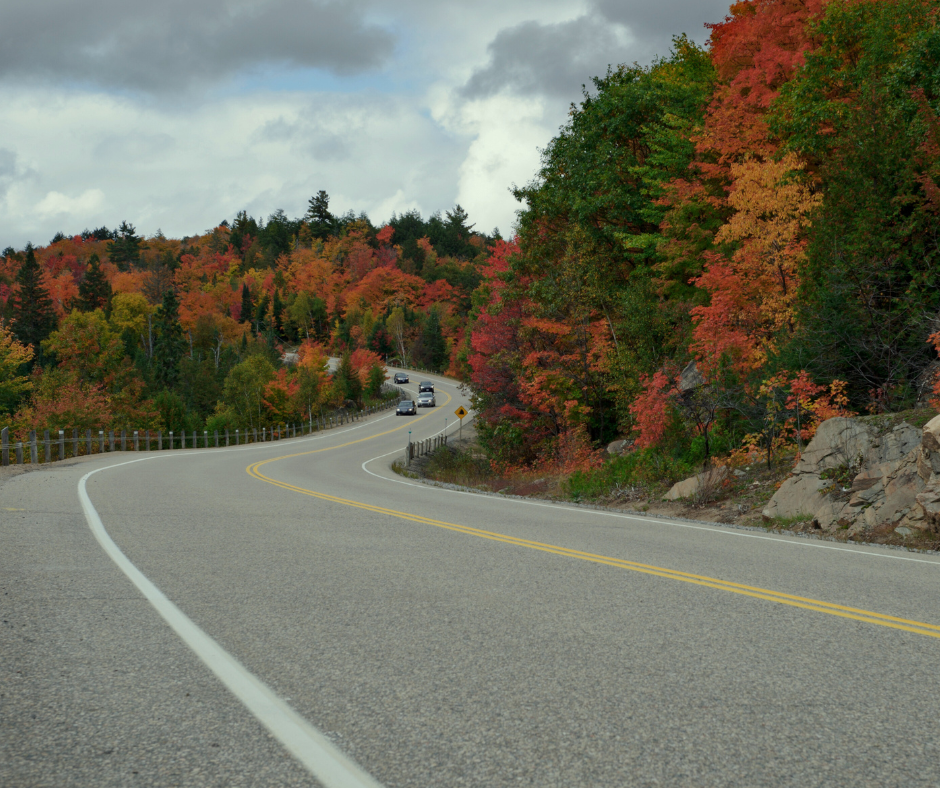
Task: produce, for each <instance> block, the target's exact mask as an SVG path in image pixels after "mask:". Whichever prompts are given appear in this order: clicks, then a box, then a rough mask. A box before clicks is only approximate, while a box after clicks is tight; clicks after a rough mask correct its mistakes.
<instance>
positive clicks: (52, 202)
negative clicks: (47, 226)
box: [33, 189, 104, 220]
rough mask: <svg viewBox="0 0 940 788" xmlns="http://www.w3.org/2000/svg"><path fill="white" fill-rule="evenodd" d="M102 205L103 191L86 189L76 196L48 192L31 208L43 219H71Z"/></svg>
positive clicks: (97, 208) (96, 209) (93, 210)
mask: <svg viewBox="0 0 940 788" xmlns="http://www.w3.org/2000/svg"><path fill="white" fill-rule="evenodd" d="M103 205H104V192H103V191H101V189H86V190H85V191H83V192H82V193H81V194H80V195H78V196H77V197H69V196H68V195H65V194H62V192H49V193H48V194H47V195H46V196H45V197H43V198H42V199H41V200H40V201H39V202H38V203H36V205H35V206H34V207H33V210H34V211H35V212H36V213H37V214H39V215H40V216H41V217H43V218H44V219H50V218H51V219H61V218H65V219H68V220H72V219H74V218H75V217H81V216H86V215H88V214H93V213H95V212H97V211H98V210H100V208H101V207H102V206H103Z"/></svg>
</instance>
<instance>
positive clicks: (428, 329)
mask: <svg viewBox="0 0 940 788" xmlns="http://www.w3.org/2000/svg"><path fill="white" fill-rule="evenodd" d="M421 347H422V350H423V353H424V358H425V360H426V361H427V364H428V366H429V367H430V368H431V369H436V370H441V369H443V368H444V366H445V365H446V363H447V342H446V341H445V340H444V332H443V331H442V330H441V318H440V315H438V313H437V310H436V309H432V310H431V311H430V312H429V313H428V317H427V320H426V321H425V322H424V329H423V330H422V332H421Z"/></svg>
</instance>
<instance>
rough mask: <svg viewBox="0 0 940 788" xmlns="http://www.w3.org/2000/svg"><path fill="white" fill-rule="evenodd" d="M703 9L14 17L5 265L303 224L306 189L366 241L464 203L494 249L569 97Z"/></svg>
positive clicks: (1, 122)
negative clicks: (362, 224)
mask: <svg viewBox="0 0 940 788" xmlns="http://www.w3.org/2000/svg"><path fill="white" fill-rule="evenodd" d="M716 2H717V0H707V4H703V2H702V1H701V0H664V3H665V5H662V7H661V8H660V7H657V8H651V7H649V4H648V2H646V0H643V2H642V4H641V0H514V1H513V2H512V3H506V2H505V0H479V1H478V2H476V3H473V4H467V3H459V4H458V3H440V2H439V1H435V2H430V0H400V2H398V3H396V4H394V5H391V4H388V3H384V2H378V0H342V2H340V1H339V0H207V3H203V4H202V5H199V4H197V5H198V8H197V6H195V5H193V4H191V3H190V4H188V5H187V4H186V3H184V2H183V0H169V2H168V3H166V4H163V5H162V6H161V5H160V4H156V5H154V4H153V3H145V2H144V1H143V0H128V2H124V0H88V2H86V3H82V4H79V6H80V7H79V6H76V5H75V4H74V3H71V2H68V0H38V2H37V3H34V4H32V5H30V4H20V5H19V6H17V5H16V4H13V5H10V4H7V6H8V7H7V6H3V10H0V29H2V30H3V31H4V35H5V36H6V38H11V36H12V37H13V38H15V39H16V41H15V42H14V43H15V46H14V47H13V48H12V49H10V48H7V50H4V52H5V54H4V53H0V127H2V128H3V142H2V146H0V247H3V246H6V245H13V246H17V247H22V246H23V245H24V244H25V243H26V242H27V241H33V242H35V243H45V242H47V241H48V239H49V238H51V237H52V235H53V234H54V233H55V232H57V231H60V230H61V231H63V232H67V233H68V232H80V231H81V230H82V229H84V228H86V227H87V228H89V229H93V228H95V227H98V226H101V225H107V226H108V227H114V226H116V225H118V224H119V223H120V222H121V221H122V220H127V221H129V222H131V223H133V224H134V225H135V226H136V227H137V230H138V232H140V233H141V234H144V235H148V234H152V233H154V232H155V231H156V230H157V229H158V228H162V229H163V231H164V232H165V233H166V234H167V235H169V236H182V235H191V234H193V233H197V232H202V231H204V230H206V229H208V228H210V227H212V226H214V225H215V224H216V223H217V222H219V221H221V220H222V219H224V218H228V219H231V218H232V217H233V216H234V215H235V213H236V212H237V211H239V210H243V209H244V210H247V211H248V212H249V213H250V214H252V215H254V216H256V217H262V218H266V217H267V216H268V215H270V214H271V213H273V212H274V211H275V210H276V209H278V208H281V209H283V210H284V211H285V212H286V213H287V214H288V215H290V216H299V215H302V214H303V212H304V211H305V210H306V206H307V200H308V199H309V198H310V196H311V195H313V194H315V193H316V192H317V191H318V190H320V189H325V190H326V191H327V192H328V193H329V194H330V197H331V208H332V209H333V210H334V211H335V212H337V213H343V212H345V211H347V210H353V211H355V212H357V213H358V212H360V211H365V212H366V213H368V214H369V216H370V217H371V218H372V220H373V221H374V222H376V223H379V222H382V221H384V220H386V219H388V218H389V217H390V215H391V214H392V213H393V212H398V213H401V212H403V211H407V210H410V209H417V210H419V211H421V212H422V213H423V214H424V215H425V216H427V215H429V214H430V213H432V212H434V211H446V210H448V209H450V208H452V207H453V205H454V204H455V203H457V202H459V203H460V204H461V205H463V207H464V208H465V209H466V210H467V211H468V212H469V214H470V221H471V222H474V223H475V224H476V226H477V227H478V228H479V229H481V230H486V231H488V230H490V229H491V228H492V227H494V226H498V227H499V228H500V229H501V231H502V232H503V233H504V234H508V233H509V232H511V229H512V225H513V222H514V216H515V211H516V209H517V208H518V207H519V206H518V205H517V203H516V202H515V200H514V199H513V198H512V196H511V195H510V194H509V191H508V189H509V187H510V186H511V185H512V184H513V183H515V184H518V185H522V184H525V183H527V182H528V181H530V180H531V179H532V178H533V177H534V176H535V174H536V172H537V169H538V165H539V149H540V148H544V147H545V146H546V145H547V144H548V142H549V141H550V140H551V138H552V137H553V136H554V135H555V134H556V133H557V131H558V127H559V126H560V125H561V124H562V123H563V122H564V121H565V117H566V110H567V106H568V103H569V102H571V101H578V100H579V99H580V89H579V88H580V82H585V83H589V82H590V78H591V77H592V76H594V75H595V73H602V72H603V71H604V70H605V68H606V64H607V63H619V62H632V61H633V60H634V59H640V60H645V59H648V56H649V55H650V48H651V47H652V46H653V44H651V43H650V42H651V41H658V40H659V38H658V37H662V38H663V41H664V43H663V45H662V46H660V47H658V49H657V51H658V52H660V53H662V54H665V51H666V49H667V48H668V36H666V35H665V33H663V31H664V30H666V29H668V28H669V27H670V25H671V24H672V19H673V18H674V19H675V20H676V21H675V27H674V29H673V31H672V32H674V33H680V32H683V31H688V32H690V33H693V34H694V33H696V32H699V33H700V32H701V24H702V22H703V21H706V19H710V20H711V21H717V20H716V14H715V12H714V8H713V7H714V4H715V3H716ZM14 6H15V7H14ZM73 6H74V8H73ZM706 8H707V9H708V15H707V16H705V14H706V10H703V9H706ZM324 9H325V10H326V11H327V12H328V13H326V15H325V16H324V15H323V14H321V13H320V12H321V11H324ZM53 11H54V13H53ZM291 12H296V13H291ZM50 20H51V21H50ZM101 20H109V21H108V24H102V23H101ZM298 20H299V22H298ZM683 20H687V21H683ZM111 22H113V24H111ZM321 22H322V24H320V23H321ZM301 23H302V24H301ZM314 27H316V29H315V30H314V29H313V28H314ZM10 31H13V32H12V33H11V32H10ZM17 31H19V32H17ZM635 31H642V33H643V36H644V40H643V41H633V34H634V32H635ZM11 40H12V39H11ZM135 42H136V43H135ZM56 44H59V46H56ZM657 46H658V45H657ZM17 53H19V54H17ZM4 75H5V78H4ZM79 85H80V86H79Z"/></svg>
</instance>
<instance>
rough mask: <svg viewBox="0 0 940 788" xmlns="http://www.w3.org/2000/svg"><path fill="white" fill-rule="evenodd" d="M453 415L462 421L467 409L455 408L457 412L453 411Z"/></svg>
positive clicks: (462, 407)
mask: <svg viewBox="0 0 940 788" xmlns="http://www.w3.org/2000/svg"><path fill="white" fill-rule="evenodd" d="M454 413H455V414H456V416H457V418H458V419H462V418H463V417H464V416H466V415H467V409H466V408H465V407H464V406H463V405H461V406H460V407H459V408H457V410H455V411H454Z"/></svg>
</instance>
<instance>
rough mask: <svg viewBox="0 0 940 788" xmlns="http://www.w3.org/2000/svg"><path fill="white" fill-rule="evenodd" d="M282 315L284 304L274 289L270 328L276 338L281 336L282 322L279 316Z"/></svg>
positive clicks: (279, 294)
mask: <svg viewBox="0 0 940 788" xmlns="http://www.w3.org/2000/svg"><path fill="white" fill-rule="evenodd" d="M283 314H284V302H283V301H282V300H281V293H280V291H278V290H277V288H275V289H274V300H273V301H272V302H271V328H272V330H273V331H274V333H276V334H277V335H278V336H281V335H282V334H283V333H284V331H283V321H282V320H281V316H282V315H283Z"/></svg>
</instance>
